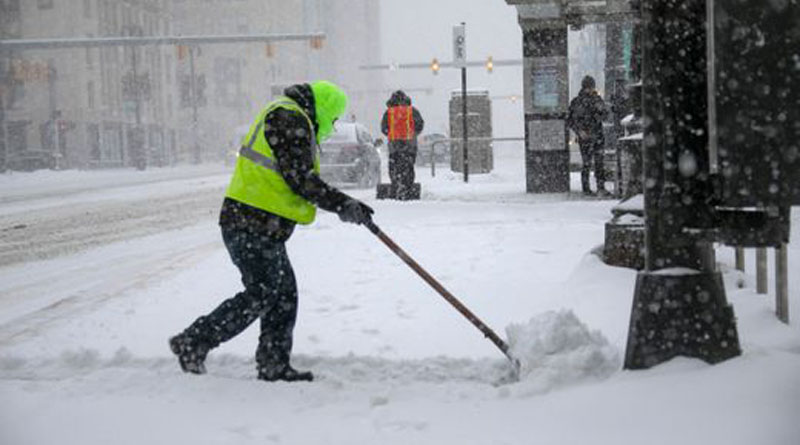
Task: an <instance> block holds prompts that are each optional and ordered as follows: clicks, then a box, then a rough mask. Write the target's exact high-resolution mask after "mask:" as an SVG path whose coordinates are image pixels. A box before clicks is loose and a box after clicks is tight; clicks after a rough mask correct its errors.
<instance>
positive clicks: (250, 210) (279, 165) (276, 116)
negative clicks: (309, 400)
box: [169, 81, 372, 381]
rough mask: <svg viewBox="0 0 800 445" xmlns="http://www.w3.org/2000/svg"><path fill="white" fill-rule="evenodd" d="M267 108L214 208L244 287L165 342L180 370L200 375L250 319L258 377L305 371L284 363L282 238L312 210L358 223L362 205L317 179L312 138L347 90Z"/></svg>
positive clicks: (322, 89)
mask: <svg viewBox="0 0 800 445" xmlns="http://www.w3.org/2000/svg"><path fill="white" fill-rule="evenodd" d="M284 94H285V97H283V98H281V99H279V100H277V101H274V102H273V103H271V104H270V105H268V106H267V107H266V108H265V109H264V110H262V112H261V113H260V114H259V116H258V117H257V118H256V120H255V122H254V123H253V125H252V126H251V130H250V132H249V133H248V136H246V137H245V139H244V140H243V141H242V144H243V145H242V149H241V150H240V152H239V158H238V159H237V161H236V162H237V164H236V170H235V172H234V174H233V177H232V179H231V184H230V186H229V187H228V191H227V192H226V197H225V200H224V202H223V204H222V210H221V212H220V218H219V225H220V227H221V229H222V239H223V241H224V243H225V247H226V248H227V250H228V253H229V254H230V257H231V260H232V261H233V263H234V264H235V265H236V267H237V268H238V269H239V271H240V272H241V275H242V283H243V284H244V290H243V291H241V292H239V293H238V294H236V295H235V296H233V297H232V298H229V299H228V300H225V301H224V302H222V304H220V305H219V306H218V307H217V308H216V309H214V310H213V311H211V312H210V313H209V314H207V315H204V316H201V317H199V318H198V319H197V320H195V321H194V322H193V323H192V324H191V325H190V326H189V327H187V328H186V329H184V331H183V332H181V333H180V334H178V335H176V336H175V337H173V338H171V339H170V342H169V344H170V348H171V349H172V351H173V353H175V355H177V356H178V359H179V363H180V365H181V368H182V369H183V370H184V371H185V372H191V373H195V374H203V373H205V364H204V362H205V359H206V355H207V354H208V352H209V351H210V350H211V349H213V348H215V347H216V346H218V345H219V344H220V343H222V342H225V341H227V340H230V339H231V338H233V337H234V336H236V335H238V334H239V333H240V332H242V331H243V330H244V329H245V328H247V327H248V326H249V325H250V324H251V323H252V322H254V321H255V320H257V319H260V322H261V334H260V336H259V341H258V348H257V350H256V364H257V371H258V378H259V379H261V380H267V381H275V380H285V381H297V380H306V381H310V380H312V379H313V375H312V374H311V372H307V371H297V370H295V369H294V368H293V367H292V366H291V365H290V360H289V359H290V355H291V350H292V336H293V334H292V333H293V330H294V324H295V319H296V317H297V297H298V295H297V284H296V282H295V275H294V271H293V269H292V265H291V263H290V262H289V257H288V256H287V254H286V247H285V243H286V241H288V239H289V237H290V236H291V235H292V232H293V231H294V228H295V226H296V224H298V223H301V224H310V223H311V222H312V221H313V220H314V217H315V214H316V208H317V207H321V208H322V209H324V210H327V211H330V212H336V213H338V214H339V217H340V218H341V219H342V221H345V222H352V223H357V224H365V223H367V222H369V221H371V214H372V209H371V208H369V207H368V206H367V205H366V204H364V203H362V202H360V201H358V200H356V199H353V198H351V197H349V196H347V195H346V194H344V193H342V192H341V191H339V190H337V189H336V188H334V187H332V186H330V185H328V184H326V183H325V182H324V181H323V180H322V179H320V177H319V158H318V149H317V144H318V143H319V142H320V141H321V140H323V139H325V138H326V137H327V135H329V134H330V132H331V131H332V130H333V123H334V122H335V121H336V119H338V118H339V117H340V116H341V115H342V114H343V113H344V110H345V107H346V105H347V96H346V95H345V94H344V92H343V91H341V89H339V87H337V86H336V85H333V84H332V83H330V82H325V81H319V82H314V83H313V84H311V85H309V84H302V85H294V86H292V87H290V88H288V89H286V91H285V92H284Z"/></svg>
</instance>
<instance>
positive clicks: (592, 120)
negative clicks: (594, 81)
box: [567, 89, 608, 141]
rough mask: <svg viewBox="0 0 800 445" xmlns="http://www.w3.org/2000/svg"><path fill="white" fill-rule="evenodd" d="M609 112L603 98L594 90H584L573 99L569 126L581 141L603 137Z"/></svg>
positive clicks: (568, 119)
mask: <svg viewBox="0 0 800 445" xmlns="http://www.w3.org/2000/svg"><path fill="white" fill-rule="evenodd" d="M607 113H608V110H607V109H606V104H605V102H603V98H602V97H600V95H599V94H597V91H595V90H593V89H582V90H581V92H580V93H578V96H576V97H575V98H574V99H572V102H570V104H569V112H568V114H567V126H568V127H569V128H570V129H571V130H572V131H574V132H575V133H576V134H577V135H578V140H579V141H588V140H591V139H598V138H602V137H603V119H605V118H606V115H607Z"/></svg>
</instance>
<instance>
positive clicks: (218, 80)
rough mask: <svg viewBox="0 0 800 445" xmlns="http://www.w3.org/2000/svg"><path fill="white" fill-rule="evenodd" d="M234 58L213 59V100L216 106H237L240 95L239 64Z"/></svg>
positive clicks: (240, 74)
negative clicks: (214, 92)
mask: <svg viewBox="0 0 800 445" xmlns="http://www.w3.org/2000/svg"><path fill="white" fill-rule="evenodd" d="M240 63H241V62H240V60H239V59H237V58H235V57H217V58H215V59H214V86H215V91H216V95H215V99H216V103H217V104H218V105H222V106H225V107H230V108H234V107H236V106H238V105H239V103H240V98H241V95H242V83H241V77H242V73H241V64H240Z"/></svg>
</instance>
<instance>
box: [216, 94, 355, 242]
mask: <svg viewBox="0 0 800 445" xmlns="http://www.w3.org/2000/svg"><path fill="white" fill-rule="evenodd" d="M284 95H285V96H286V97H288V98H290V99H292V100H294V101H295V102H297V104H298V105H300V107H301V108H302V109H303V111H305V113H306V114H307V115H308V117H309V118H310V119H311V122H313V123H314V127H315V128H314V131H315V132H316V131H317V128H316V127H317V123H316V122H317V121H316V113H315V111H314V110H315V106H314V94H313V93H312V91H311V87H310V86H309V85H308V84H302V85H294V86H292V87H289V88H287V89H286V90H285V91H284ZM299 129H303V130H306V131H304V132H303V131H300V132H298V131H297V130H299ZM308 130H309V128H308V121H307V120H306V118H305V117H303V116H302V115H301V114H300V113H298V112H296V111H292V110H287V109H285V108H278V109H276V110H274V111H271V112H270V113H268V114H267V115H266V116H265V117H264V137H265V138H266V140H267V141H269V144H270V147H271V148H272V153H273V154H274V155H275V158H276V160H277V163H278V169H279V170H280V173H281V175H282V176H283V179H284V180H285V181H286V184H287V185H288V186H289V188H291V189H292V191H293V192H294V193H296V194H297V195H299V196H301V197H303V198H304V199H306V200H307V201H310V202H312V203H314V204H315V205H317V206H318V207H320V208H322V209H324V210H327V211H330V212H337V213H338V212H339V211H340V210H341V208H342V205H343V204H344V202H345V201H347V200H348V199H350V197H349V196H348V195H346V194H344V193H342V192H341V191H339V190H338V189H336V188H335V187H332V186H330V185H328V184H326V183H325V181H323V180H322V179H320V177H319V176H318V175H317V174H315V173H314V150H315V149H316V148H315V147H312V146H311V143H310V141H309V138H308V136H307V135H308ZM219 224H220V226H222V227H223V228H233V229H240V230H247V231H250V232H253V233H259V234H263V235H266V236H269V237H270V238H272V239H274V240H276V241H286V240H287V239H289V237H290V236H291V234H292V232H293V231H294V227H295V225H296V223H295V222H294V221H292V220H289V219H286V218H283V217H281V216H278V215H275V214H273V213H270V212H267V211H266V210H261V209H257V208H255V207H252V206H249V205H247V204H244V203H241V202H239V201H236V200H233V199H230V198H225V201H224V202H223V204H222V210H221V211H220V218H219Z"/></svg>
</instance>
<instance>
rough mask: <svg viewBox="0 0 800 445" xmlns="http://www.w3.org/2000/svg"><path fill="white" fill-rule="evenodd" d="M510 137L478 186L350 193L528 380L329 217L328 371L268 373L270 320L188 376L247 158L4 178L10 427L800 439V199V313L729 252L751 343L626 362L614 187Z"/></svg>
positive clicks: (562, 439)
mask: <svg viewBox="0 0 800 445" xmlns="http://www.w3.org/2000/svg"><path fill="white" fill-rule="evenodd" d="M496 156H497V168H496V169H495V172H494V173H492V174H490V175H473V176H472V177H471V180H470V183H469V184H464V183H463V182H462V181H461V178H460V176H458V175H456V174H453V173H450V172H449V171H446V169H444V168H440V169H439V170H437V176H436V177H435V178H431V176H430V171H429V170H428V169H425V168H421V169H419V170H418V171H417V176H418V180H419V181H420V182H422V183H423V188H424V189H423V190H424V192H423V199H422V200H421V201H418V202H394V201H376V200H375V199H374V196H373V193H372V192H371V191H369V190H350V191H349V192H350V193H352V194H353V195H354V196H356V197H358V198H361V199H364V200H365V201H367V202H368V203H369V204H370V205H372V206H373V207H374V208H375V210H376V215H375V220H376V222H377V223H378V224H379V225H380V227H381V228H382V229H383V230H384V231H385V232H386V233H387V234H388V235H389V236H391V237H392V238H393V239H394V240H395V241H396V242H397V243H398V244H399V245H401V246H402V247H403V248H404V249H405V250H406V251H408V252H409V253H410V254H411V255H412V256H413V257H414V258H415V259H416V260H417V261H419V262H420V263H421V264H422V265H423V266H425V267H426V268H427V269H428V270H429V271H430V272H431V273H432V274H433V275H434V276H435V277H437V278H438V279H439V280H440V281H441V282H442V283H443V284H444V285H445V286H446V287H447V288H448V289H449V290H450V291H452V292H453V293H454V294H455V295H456V296H458V297H459V298H460V299H461V300H462V301H463V302H464V303H465V304H466V305H467V306H468V307H469V308H470V309H472V310H473V311H474V312H475V313H476V314H477V315H478V316H479V317H481V318H482V319H483V320H484V321H485V322H486V323H487V324H488V325H489V326H492V327H493V328H494V329H495V330H496V331H497V332H498V333H499V334H500V335H501V336H502V337H507V335H510V336H511V337H512V338H513V339H514V341H515V343H514V347H515V348H516V349H515V350H517V351H523V353H524V354H525V356H526V357H528V358H530V359H531V360H530V361H529V362H528V363H527V364H526V366H525V367H524V368H523V379H522V380H521V381H520V382H519V383H515V384H505V385H498V384H497V383H498V381H499V380H500V379H501V378H502V376H503V374H504V372H505V371H506V370H507V364H506V361H505V359H504V358H503V356H502V354H501V353H500V352H499V351H498V350H497V349H496V348H495V347H494V345H492V344H491V343H490V342H489V341H488V340H487V339H485V338H483V336H482V335H481V334H480V333H479V332H478V331H477V330H475V329H474V328H473V327H472V326H471V325H470V324H469V323H468V322H467V321H466V320H464V319H463V318H462V317H461V316H460V315H459V314H458V313H457V312H456V311H455V310H453V309H452V308H451V307H450V306H449V305H447V303H446V302H445V301H444V300H442V299H441V297H439V296H438V294H436V293H435V292H434V291H433V290H431V289H430V288H429V287H427V285H426V284H425V283H424V282H422V281H421V280H420V279H419V278H418V277H417V276H416V275H414V274H413V272H411V271H410V270H409V269H408V268H407V267H406V266H405V265H404V264H403V263H402V262H401V261H400V260H399V259H398V258H397V257H395V256H394V255H393V254H392V253H391V252H390V251H388V250H387V249H386V248H385V246H383V245H382V244H381V243H380V242H379V241H378V240H377V239H376V238H375V237H374V236H373V235H372V234H371V233H369V232H368V231H367V230H365V229H363V228H360V227H356V226H353V225H348V224H343V223H341V222H340V221H339V220H338V218H337V217H336V216H335V215H332V214H326V213H324V212H323V213H321V214H320V216H319V219H318V221H317V222H316V223H315V224H314V225H312V226H310V227H304V228H300V229H298V230H297V232H296V233H295V235H294V236H293V238H292V239H291V241H290V242H289V244H288V249H289V254H290V256H291V258H292V261H293V263H294V266H295V270H296V273H297V278H298V281H299V286H300V311H299V317H298V324H297V328H296V331H295V353H296V355H295V358H294V364H295V366H297V367H298V368H302V369H311V370H313V371H314V372H315V374H316V376H317V377H318V379H317V381H315V382H314V383H311V384H303V383H300V384H285V383H277V384H267V383H264V382H260V381H257V380H255V370H254V363H253V357H252V356H253V352H254V349H255V344H256V337H257V327H251V328H250V329H249V330H248V331H246V332H245V333H243V334H242V335H241V336H239V337H237V338H235V339H234V340H232V341H230V342H229V343H226V344H224V345H222V346H221V347H220V348H219V349H217V350H215V351H214V352H213V353H212V354H211V356H210V357H209V360H208V362H207V365H208V369H209V374H208V375H205V376H193V375H186V374H182V373H181V372H180V370H179V368H178V366H177V362H176V360H175V358H174V357H173V356H172V355H171V353H170V352H169V350H168V348H167V345H166V340H167V338H168V337H169V336H170V335H173V334H175V333H177V332H178V331H179V330H181V329H182V328H183V327H185V326H186V325H187V324H188V323H190V322H191V321H192V320H193V319H194V318H195V317H197V316H198V315H201V314H203V313H205V312H207V311H209V310H210V309H212V308H213V307H215V305H217V304H218V303H219V302H221V301H222V299H224V298H226V297H228V296H231V295H233V294H234V293H235V292H236V291H237V290H238V289H239V287H240V283H239V277H238V275H237V271H236V270H235V268H234V267H233V266H232V265H231V263H230V261H229V259H228V257H227V253H226V252H225V249H224V247H223V245H222V242H221V240H220V236H219V231H218V228H217V225H216V218H217V210H218V207H219V203H220V200H221V194H222V191H223V189H224V187H225V185H226V183H227V179H228V173H227V172H226V171H225V169H223V168H221V167H212V166H205V167H182V168H177V169H163V170H151V171H147V172H134V171H115V172H80V173H78V172H37V173H31V174H13V175H2V176H0V260H3V262H0V265H2V266H0V444H3V445H5V444H9V445H17V444H19V445H22V444H25V445H28V444H37V445H38V444H81V445H92V444H136V445H141V444H144V443H148V444H179V443H192V444H265V443H285V444H316V443H319V444H323V443H324V444H362V443H365V444H366V443H370V444H378V443H380V444H408V443H417V444H443V443H458V444H582V445H585V444H614V445H621V444H704V445H706V444H742V445H754V444H759V445H792V444H797V443H800V422H798V413H800V327H799V326H800V325H799V324H798V321H800V275H798V274H797V273H796V271H797V270H798V269H797V267H796V266H794V265H796V264H800V249H798V247H797V246H798V243H797V237H798V236H800V230H798V225H800V214H798V211H797V209H795V211H794V214H793V221H792V222H793V233H792V236H793V241H794V242H793V244H791V245H790V247H789V256H790V264H791V266H790V280H791V281H790V305H791V311H792V312H791V316H792V324H791V325H789V326H786V325H783V324H781V323H779V322H778V321H777V320H776V319H775V317H774V315H773V308H774V296H773V295H772V293H770V295H769V296H759V295H756V294H755V291H754V287H755V286H754V283H755V279H754V277H753V274H752V273H751V271H752V270H753V269H754V268H753V259H752V258H749V260H750V263H749V264H748V272H747V273H745V274H741V273H739V272H737V271H735V270H732V267H731V264H732V262H733V252H732V249H729V248H720V249H718V252H717V254H718V261H719V262H720V267H721V268H722V270H723V271H724V276H725V283H726V286H727V292H728V298H729V300H730V301H731V303H732V304H733V305H734V309H735V312H736V315H737V317H738V320H739V325H738V327H739V336H740V339H741V342H742V346H743V351H744V352H743V354H742V356H741V357H739V358H736V359H734V360H730V361H727V362H725V363H722V364H719V365H716V366H709V365H706V364H705V363H703V362H700V361H696V360H690V359H675V360H672V361H671V362H669V363H666V364H663V365H661V366H658V367H656V368H654V369H651V370H648V371H635V372H630V371H623V370H622V369H621V360H622V356H623V354H624V347H625V341H626V336H627V327H628V318H629V316H630V305H631V300H632V297H633V285H634V281H635V272H634V271H632V270H627V269H622V268H615V267H609V266H606V265H604V264H603V263H602V262H601V261H600V260H599V258H598V257H597V256H596V255H594V254H592V250H593V249H594V248H595V247H597V246H598V245H600V244H602V242H603V224H604V223H605V222H606V220H607V219H608V218H609V216H610V213H609V209H610V208H611V206H612V205H613V204H614V202H613V201H594V200H590V201H587V200H582V199H580V198H579V197H577V196H575V195H571V196H563V195H558V196H556V195H553V196H534V195H529V194H526V193H525V192H524V180H523V175H524V167H523V161H522V153H521V149H520V148H519V147H516V146H513V145H503V146H499V147H498V148H497V153H496ZM575 179H577V178H573V180H575ZM573 182H574V181H573ZM574 188H577V184H574ZM84 215H85V217H83V216H84ZM26 246H27V247H26ZM31 250H33V251H34V252H35V253H30V251H31ZM8 252H12V253H13V254H7V253H8ZM26 252H27V253H26ZM751 256H752V255H751ZM256 325H257V324H256ZM506 328H508V331H506Z"/></svg>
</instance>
